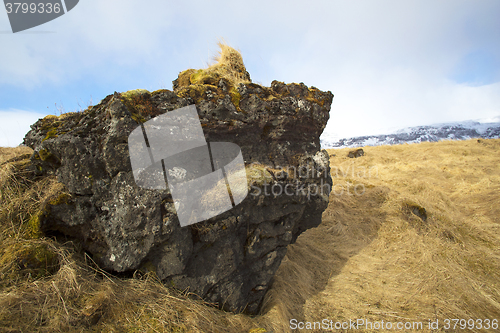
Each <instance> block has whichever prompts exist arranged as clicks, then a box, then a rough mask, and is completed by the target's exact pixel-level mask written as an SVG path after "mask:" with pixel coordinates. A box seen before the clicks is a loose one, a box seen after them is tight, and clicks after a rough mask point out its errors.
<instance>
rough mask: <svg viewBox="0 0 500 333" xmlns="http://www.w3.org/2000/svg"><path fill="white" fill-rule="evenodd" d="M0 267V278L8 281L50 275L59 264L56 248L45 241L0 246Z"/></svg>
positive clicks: (55, 270)
mask: <svg viewBox="0 0 500 333" xmlns="http://www.w3.org/2000/svg"><path fill="white" fill-rule="evenodd" d="M0 267H1V271H0V280H3V281H6V280H7V281H6V282H7V283H9V282H11V281H13V280H16V279H18V278H26V277H31V278H34V279H38V278H42V277H45V276H49V275H52V274H54V273H56V272H57V271H58V270H59V267H60V264H59V257H58V254H57V252H56V249H55V248H54V247H53V246H51V245H50V244H48V243H47V242H46V241H22V242H13V243H10V244H8V245H3V246H2V247H1V248H0Z"/></svg>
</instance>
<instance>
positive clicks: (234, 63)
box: [177, 42, 252, 87]
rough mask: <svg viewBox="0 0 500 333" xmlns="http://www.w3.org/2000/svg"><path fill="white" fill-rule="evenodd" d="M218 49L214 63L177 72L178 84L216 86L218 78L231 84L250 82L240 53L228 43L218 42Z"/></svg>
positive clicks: (184, 85) (182, 85) (181, 85)
mask: <svg viewBox="0 0 500 333" xmlns="http://www.w3.org/2000/svg"><path fill="white" fill-rule="evenodd" d="M218 45H219V47H220V51H219V53H218V55H217V56H216V57H215V58H214V60H215V63H214V64H212V65H211V66H209V67H208V68H205V69H198V70H195V69H188V70H185V71H183V72H181V73H180V74H179V78H178V82H177V84H178V86H179V87H186V86H189V85H191V84H210V85H213V86H217V85H218V83H219V81H220V79H226V80H227V82H229V83H230V84H231V85H235V86H236V85H238V84H239V83H250V82H252V80H251V79H250V74H248V72H247V70H246V67H245V64H244V63H243V57H242V56H241V53H240V52H239V51H237V50H235V49H234V48H232V47H230V46H229V45H227V44H225V43H223V42H219V43H218Z"/></svg>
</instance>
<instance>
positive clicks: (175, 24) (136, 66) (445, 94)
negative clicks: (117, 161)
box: [0, 0, 500, 146]
mask: <svg viewBox="0 0 500 333" xmlns="http://www.w3.org/2000/svg"><path fill="white" fill-rule="evenodd" d="M220 38H224V39H225V40H226V41H227V42H228V44H229V45H231V46H233V47H235V48H237V49H239V50H240V51H241V53H242V55H243V59H244V61H245V65H246V67H247V70H248V71H249V72H250V75H251V77H252V80H253V81H254V82H257V83H261V84H263V85H266V86H269V85H270V83H271V81H272V80H279V81H284V82H286V83H291V82H304V83H305V84H306V85H308V86H315V87H317V88H319V89H321V90H330V91H331V92H332V93H333V94H334V95H335V97H334V100H333V103H332V108H331V112H330V121H329V123H328V125H327V128H326V130H325V132H326V133H327V134H328V135H330V136H333V137H339V138H340V137H351V136H359V135H369V134H381V133H387V132H389V131H392V130H396V129H398V128H402V127H407V126H416V125H427V124H432V123H439V122H451V121H461V120H469V119H486V118H490V119H493V118H496V117H499V116H500V1H498V0H491V1H487V0H473V1H472V0H471V1H460V0H448V1H439V0H431V1H424V0H418V1H411V0H405V1H401V0H385V1H379V0H366V1H358V0H349V1H347V0H344V1H332V0H330V1H305V0H302V1H292V0H286V1H274V0H271V1H269V0H267V1H255V0H254V1H235V0H232V1H205V0H203V1H175V2H174V1H165V0H149V1H143V2H140V1H131V0H81V1H80V2H79V3H78V5H77V6H76V7H75V8H74V9H73V10H71V11H70V12H68V13H67V14H65V15H63V16H62V17H60V18H58V19H55V20H53V21H51V22H48V23H46V24H44V25H41V26H38V27H35V28H32V29H29V30H26V31H25V32H19V33H16V34H13V33H12V30H11V28H10V24H9V20H8V17H7V14H6V12H5V11H0V40H1V42H0V45H1V52H0V146H15V145H18V144H19V143H21V141H22V138H23V137H24V134H25V133H26V132H27V131H28V130H29V125H30V124H32V123H33V122H35V121H36V120H37V119H38V118H40V117H43V116H45V115H47V114H55V113H57V114H59V112H60V110H61V109H64V110H65V111H74V110H79V109H81V108H83V109H84V108H86V106H87V105H88V104H89V103H90V102H91V101H92V102H93V103H94V104H96V103H97V102H99V101H100V100H101V99H103V98H104V97H105V96H107V95H109V94H112V93H113V92H114V91H118V92H123V91H127V90H130V89H137V88H144V89H148V90H150V91H153V90H156V89H160V88H166V89H171V88H172V80H174V79H175V78H176V77H177V74H178V73H179V72H180V71H182V70H185V69H187V68H203V67H206V65H207V63H208V62H209V61H210V60H211V58H212V57H213V55H214V54H215V53H216V52H217V40H218V39H220Z"/></svg>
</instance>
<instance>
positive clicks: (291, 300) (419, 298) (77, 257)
mask: <svg viewBox="0 0 500 333" xmlns="http://www.w3.org/2000/svg"><path fill="white" fill-rule="evenodd" d="M364 150H365V156H363V157H360V158H356V159H350V158H347V154H348V150H346V149H343V150H331V151H330V154H335V155H336V156H331V159H330V163H331V165H332V167H333V169H332V175H333V176H334V184H335V188H334V190H335V193H333V194H332V195H331V196H330V204H329V207H328V208H327V210H326V211H325V212H324V214H323V223H322V224H321V225H320V226H319V227H318V228H315V229H311V230H308V231H306V232H305V233H304V234H302V235H301V236H300V237H299V238H298V240H297V242H296V243H295V244H293V245H291V246H290V247H289V250H288V253H287V256H286V257H285V259H284V260H283V263H282V265H281V266H280V268H279V270H278V272H277V274H276V277H275V281H274V284H273V286H272V288H271V289H270V291H269V292H268V294H267V296H266V299H265V303H264V308H263V313H262V315H260V316H257V317H248V316H244V315H234V314H229V313H224V312H222V311H219V310H217V309H215V308H213V307H211V306H209V305H207V304H205V303H203V302H202V301H200V300H193V297H192V295H191V297H190V296H189V295H188V294H187V293H181V292H177V291H173V290H171V289H169V288H167V287H165V286H163V285H161V284H160V283H159V282H158V281H157V280H156V279H155V278H154V276H153V275H140V274H137V276H136V277H135V278H131V279H124V278H117V277H113V276H110V275H109V274H107V273H105V272H102V271H101V270H99V268H97V267H96V266H95V265H94V264H93V263H92V262H91V261H90V259H89V258H88V257H85V256H83V255H82V254H79V252H77V251H75V249H74V248H72V247H71V244H66V245H61V244H58V243H55V242H54V241H52V240H49V239H32V240H26V239H23V238H22V236H21V235H22V234H23V233H21V232H17V233H16V232H11V231H12V230H19V228H18V229H16V226H17V225H18V224H19V223H21V224H22V221H25V220H26V218H27V217H28V216H29V214H27V213H25V214H24V215H22V216H21V217H18V218H17V220H16V219H14V220H12V221H11V223H10V224H11V227H9V223H5V221H4V223H3V224H2V227H3V228H7V229H6V230H9V231H8V232H4V235H7V234H8V235H10V238H8V239H7V238H3V241H2V245H3V246H4V244H8V245H6V246H4V248H6V247H7V248H15V249H17V250H16V251H21V250H19V249H24V248H25V247H27V246H28V245H27V243H30V244H31V246H32V247H33V248H40V247H42V248H43V249H45V251H46V252H48V253H52V254H54V256H55V257H56V258H57V261H58V265H59V266H58V267H59V270H58V271H57V272H55V273H51V272H49V271H48V270H47V273H46V274H44V275H43V276H41V277H37V276H33V274H31V273H32V271H29V270H26V269H25V267H23V266H22V265H18V267H17V268H18V270H17V271H16V272H18V273H23V274H17V275H15V276H16V277H17V278H16V279H15V280H12V279H11V280H9V281H7V282H8V283H7V282H6V281H5V279H4V280H2V281H4V283H3V284H1V285H0V288H1V289H0V331H6V332H9V331H12V332H14V331H25V332H49V331H50V332H54V331H60V332H61V331H62V332H73V331H75V332H76V331H78V332H81V331H96V332H97V331H103V332H122V331H127V332H249V331H251V332H252V330H253V332H264V330H263V329H258V328H266V329H267V330H268V331H269V332H270V331H271V330H272V331H273V332H289V331H290V329H289V320H290V319H292V318H295V319H297V320H301V321H310V322H314V321H321V320H322V319H328V320H332V321H333V322H336V321H348V320H349V319H351V320H356V319H365V320H370V321H371V322H380V321H382V320H384V322H387V321H390V322H407V321H409V322H423V330H418V331H430V330H429V329H428V328H427V322H428V320H429V319H431V320H436V319H439V323H440V329H439V331H444V329H443V324H444V323H443V320H444V319H446V318H459V319H466V320H468V319H471V318H472V319H483V320H484V319H490V320H491V319H495V318H496V319H500V236H499V235H500V233H499V231H500V220H499V217H498V216H499V215H498V214H499V213H500V212H499V208H498V203H499V202H500V198H499V190H500V168H499V162H500V157H499V156H500V154H498V152H499V150H500V140H481V142H478V141H477V140H469V141H462V142H451V141H445V142H439V143H422V144H418V145H417V144H415V145H401V146H381V147H365V148H364ZM2 152H3V153H6V154H7V153H8V154H14V153H13V152H7V151H5V150H2ZM5 159H6V158H5ZM5 159H4V161H5ZM5 168H6V165H3V166H2V172H4V169H5ZM5 174H9V175H11V176H10V177H12V175H13V174H16V172H15V171H14V172H13V173H8V172H7V173H3V174H2V175H5ZM4 177H5V176H4ZM0 180H1V181H2V183H1V184H2V193H5V187H4V185H5V184H6V183H5V182H4V180H3V179H2V178H0ZM9 184H10V183H9ZM20 186H21V185H20ZM341 190H343V193H342V194H341ZM347 190H349V193H351V194H354V195H349V193H348V192H347ZM26 191H28V190H27V189H25V190H24V191H21V192H20V193H21V194H23V193H25V192H26ZM356 193H357V194H356ZM9 198H10V199H9V200H13V201H16V198H15V197H13V196H11V197H9ZM26 198H27V200H33V197H32V196H27V197H26ZM26 198H25V199H26ZM17 200H19V202H23V199H17ZM36 200H41V199H40V198H38V199H36ZM6 202H8V201H3V203H6ZM25 205H26V207H30V206H29V204H25ZM15 206H16V207H19V208H18V209H17V211H22V210H23V208H22V207H24V206H23V205H22V204H19V203H18V204H16V205H15ZM2 207H3V206H2ZM35 208H36V207H35ZM34 210H36V209H34ZM12 211H14V210H12ZM424 213H425V214H424ZM9 216H18V215H16V214H14V215H12V214H11V215H9ZM20 221H21V222H20ZM9 228H10V229H9ZM12 252H15V251H11V252H10V253H12ZM15 253H18V252H15ZM19 253H25V252H22V251H21V252H19ZM18 257H19V256H18ZM21 257H22V256H21ZM17 260H19V259H17ZM0 262H1V263H2V269H4V268H5V267H7V266H9V265H10V266H9V267H12V262H2V261H1V260H0ZM45 262H47V260H45ZM4 271H5V274H4V277H5V276H7V275H6V274H7V273H8V272H10V273H12V270H8V269H4ZM0 272H2V271H0ZM10 273H9V274H10ZM30 274H31V275H30ZM10 276H11V277H12V276H13V275H10ZM304 331H308V330H304ZM309 331H317V332H321V331H323V330H321V329H316V330H309ZM359 331H361V332H362V331H378V332H381V331H383V330H375V329H373V330H370V329H364V328H362V329H360V330H359ZM404 331H408V332H411V331H417V330H412V329H408V330H404ZM449 331H456V330H453V329H451V330H449ZM465 331H481V330H479V329H472V330H469V329H467V330H465ZM489 331H492V330H489Z"/></svg>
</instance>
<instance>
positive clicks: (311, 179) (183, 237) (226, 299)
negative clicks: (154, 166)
mask: <svg viewBox="0 0 500 333" xmlns="http://www.w3.org/2000/svg"><path fill="white" fill-rule="evenodd" d="M181 74H182V73H181ZM174 87H175V92H173V91H169V90H158V91H155V92H152V93H149V92H147V91H145V90H137V91H130V92H127V93H122V94H120V93H114V94H112V95H109V96H107V97H106V98H104V99H103V100H102V101H101V102H100V103H99V104H98V105H96V106H93V107H91V108H89V109H87V110H86V111H84V112H80V113H68V114H64V115H62V116H59V117H56V116H47V117H46V118H44V119H40V120H39V121H37V122H36V123H35V124H34V125H32V126H31V130H30V132H28V133H27V135H26V137H25V139H24V144H25V145H27V146H29V147H31V148H33V149H34V153H33V156H32V157H31V161H32V163H33V164H34V165H35V167H36V168H37V172H38V173H40V174H42V175H49V174H54V175H56V176H57V179H58V180H59V181H60V182H61V183H63V184H64V185H65V187H66V190H67V191H66V192H67V193H66V194H63V195H61V198H60V200H57V203H58V204H56V205H48V206H47V207H46V208H45V210H44V213H43V214H42V216H41V218H40V227H41V229H42V231H43V232H44V233H45V234H47V235H53V236H64V237H66V238H70V239H74V240H75V241H78V242H80V244H81V245H82V247H83V248H84V249H85V250H86V251H88V252H89V253H90V254H91V255H92V256H93V259H94V260H95V261H96V262H97V263H98V264H99V265H100V266H101V267H102V268H104V269H106V270H109V271H112V272H126V273H130V272H134V271H136V270H140V271H154V272H155V273H156V274H157V275H158V277H159V278H160V279H161V280H162V281H164V282H165V283H167V284H168V285H171V286H173V287H176V288H179V289H181V290H185V289H186V288H188V289H189V291H190V292H194V293H196V294H198V295H200V296H201V297H203V298H204V299H205V300H207V301H209V302H216V303H218V304H219V306H220V307H221V308H223V309H225V310H230V311H244V312H247V313H251V314H254V313H257V312H258V310H259V308H260V305H261V302H262V299H263V297H264V295H265V292H266V290H267V289H268V288H269V286H270V283H271V281H272V277H273V275H274V273H275V272H276V270H277V268H278V266H279V265H280V262H281V260H282V259H283V257H284V255H285V253H286V249H287V245H288V244H290V243H292V242H294V241H295V239H296V238H297V237H298V236H299V234H300V233H302V232H303V231H304V230H306V229H308V228H311V227H315V226H317V225H318V224H319V223H320V222H321V215H322V212H323V210H324V209H325V208H326V207H327V204H328V197H329V192H330V187H331V178H330V168H329V159H328V154H327V153H326V151H320V142H319V136H320V134H321V133H322V131H323V129H324V127H325V125H326V122H327V120H328V118H329V110H330V105H331V102H332V98H333V95H332V94H331V93H330V92H322V91H320V90H318V89H316V88H314V87H311V88H308V87H306V86H305V85H304V84H284V83H281V82H277V81H273V82H272V84H271V87H262V86H260V85H257V84H253V83H240V84H238V85H234V84H232V83H230V82H229V81H228V80H226V79H223V78H220V79H217V81H216V82H211V81H210V80H207V81H206V82H203V84H190V83H189V82H188V83H187V84H179V82H178V80H176V81H174ZM191 104H196V107H197V111H198V114H199V116H200V120H201V123H202V127H203V131H204V133H205V136H206V139H207V141H209V142H212V141H213V142H217V141H221V142H234V143H236V144H238V145H239V146H240V147H241V150H242V154H243V158H244V160H245V166H246V170H247V174H248V178H249V189H250V190H249V191H250V193H249V195H248V196H247V197H246V199H245V200H244V201H243V202H242V203H241V204H239V205H237V206H236V207H234V208H233V209H231V210H230V211H227V212H225V213H223V214H221V215H219V216H217V217H214V218H212V219H210V220H207V221H204V222H201V223H197V224H194V225H190V226H186V227H182V228H181V227H180V225H179V221H178V220H177V217H176V211H175V207H174V203H173V201H172V196H171V195H170V192H169V190H168V189H167V190H161V191H160V190H147V189H143V188H140V187H138V186H137V185H136V184H135V182H134V178H133V174H132V170H131V165H130V161H129V152H128V144H127V139H128V135H129V134H130V133H131V131H132V130H134V129H135V128H136V127H137V126H139V125H140V123H141V122H144V121H147V120H149V119H151V118H153V117H155V116H157V115H159V114H162V113H165V112H168V111H171V110H174V109H177V108H180V107H183V106H187V105H191ZM313 170H314V171H313ZM315 184H316V185H320V186H321V188H318V187H315V186H314V185H315ZM285 186H287V187H286V190H287V194H285V193H284V192H283V189H284V188H285ZM279 189H281V193H279Z"/></svg>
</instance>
